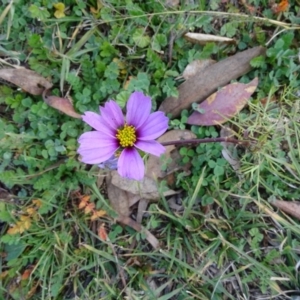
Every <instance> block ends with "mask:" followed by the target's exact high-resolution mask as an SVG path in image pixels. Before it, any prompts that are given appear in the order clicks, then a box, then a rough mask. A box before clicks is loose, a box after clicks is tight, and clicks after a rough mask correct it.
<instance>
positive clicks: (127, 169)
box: [118, 148, 145, 180]
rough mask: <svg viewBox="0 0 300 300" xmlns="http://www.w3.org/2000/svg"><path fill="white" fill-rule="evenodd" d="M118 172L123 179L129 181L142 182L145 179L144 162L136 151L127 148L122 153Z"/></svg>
mask: <svg viewBox="0 0 300 300" xmlns="http://www.w3.org/2000/svg"><path fill="white" fill-rule="evenodd" d="M118 172H119V174H120V175H121V176H122V177H126V178H129V179H134V180H142V179H143V178H144V174H145V166H144V162H143V159H142V158H141V156H140V154H139V153H138V152H137V150H136V149H134V148H126V149H124V150H123V151H122V153H121V155H120V157H119V160H118Z"/></svg>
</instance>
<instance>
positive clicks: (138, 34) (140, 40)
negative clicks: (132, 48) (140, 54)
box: [132, 28, 150, 48]
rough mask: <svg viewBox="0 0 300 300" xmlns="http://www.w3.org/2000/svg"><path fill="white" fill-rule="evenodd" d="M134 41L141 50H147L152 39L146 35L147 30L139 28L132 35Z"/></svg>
mask: <svg viewBox="0 0 300 300" xmlns="http://www.w3.org/2000/svg"><path fill="white" fill-rule="evenodd" d="M132 39H133V41H134V42H135V44H136V45H137V46H138V47H140V48H145V47H147V46H148V45H149V44H150V37H149V36H148V35H145V30H144V29H143V28H137V29H136V30H135V32H134V33H133V35H132Z"/></svg>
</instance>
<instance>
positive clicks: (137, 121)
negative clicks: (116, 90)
mask: <svg viewBox="0 0 300 300" xmlns="http://www.w3.org/2000/svg"><path fill="white" fill-rule="evenodd" d="M150 111H151V98H150V97H147V96H145V95H144V94H143V93H142V92H134V93H132V94H131V95H130V97H129V100H128V102H127V114H126V122H127V123H128V124H129V125H133V126H134V127H135V128H136V129H138V128H139V127H140V126H142V125H143V124H144V122H145V121H146V120H147V118H148V117H149V115H150Z"/></svg>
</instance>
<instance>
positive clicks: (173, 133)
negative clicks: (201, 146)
mask: <svg viewBox="0 0 300 300" xmlns="http://www.w3.org/2000/svg"><path fill="white" fill-rule="evenodd" d="M195 138H196V135H195V134H194V133H192V132H191V131H190V130H170V131H168V132H166V133H165V134H163V135H162V136H161V137H159V138H158V140H157V141H158V142H160V143H163V142H169V141H178V140H189V139H195ZM179 159H181V156H180V154H179V151H178V150H177V148H176V147H175V146H173V145H172V146H166V152H165V153H164V155H163V161H164V162H168V161H170V163H168V164H167V169H166V170H164V171H163V170H162V162H163V161H162V159H161V158H159V157H157V156H153V155H151V156H150V157H149V159H148V160H147V163H146V176H147V177H148V178H153V179H158V178H164V177H166V176H167V175H168V174H171V173H174V172H175V171H178V170H180V169H183V168H185V169H188V166H187V165H186V166H180V165H179V164H178V160H179Z"/></svg>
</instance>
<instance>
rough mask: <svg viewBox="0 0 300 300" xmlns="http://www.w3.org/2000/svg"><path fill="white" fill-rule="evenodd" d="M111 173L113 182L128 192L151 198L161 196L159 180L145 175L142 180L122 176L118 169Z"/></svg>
mask: <svg viewBox="0 0 300 300" xmlns="http://www.w3.org/2000/svg"><path fill="white" fill-rule="evenodd" d="M111 175H112V179H111V182H112V184H113V185H114V186H117V187H119V188H120V189H122V190H124V191H126V192H129V193H132V194H134V195H139V196H140V198H145V199H149V200H154V199H158V198H159V193H158V189H157V182H156V181H155V180H154V179H151V178H148V177H144V178H143V180H141V181H134V180H130V179H127V178H124V177H122V176H120V175H119V173H118V172H117V171H112V173H111Z"/></svg>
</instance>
